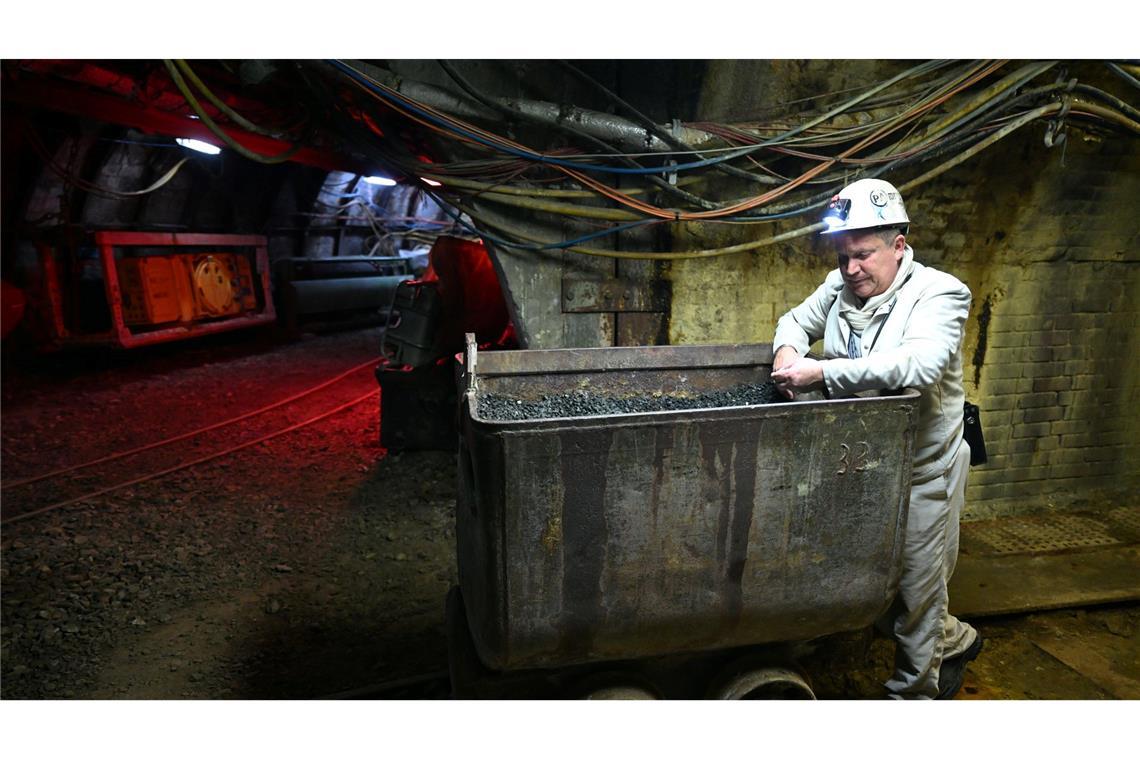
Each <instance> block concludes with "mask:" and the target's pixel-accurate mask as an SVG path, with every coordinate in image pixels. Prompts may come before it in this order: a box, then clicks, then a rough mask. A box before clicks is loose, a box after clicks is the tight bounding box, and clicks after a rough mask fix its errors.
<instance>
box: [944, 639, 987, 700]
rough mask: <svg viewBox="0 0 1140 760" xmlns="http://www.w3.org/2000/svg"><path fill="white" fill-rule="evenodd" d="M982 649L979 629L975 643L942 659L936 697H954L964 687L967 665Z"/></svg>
mask: <svg viewBox="0 0 1140 760" xmlns="http://www.w3.org/2000/svg"><path fill="white" fill-rule="evenodd" d="M981 651H982V634H981V632H980V631H979V632H978V635H977V636H976V637H975V638H974V643H973V644H971V645H970V646H969V647H967V648H966V651H965V652H962V654H960V655H958V656H957V657H951V658H950V659H948V660H943V661H942V667H941V668H939V669H938V696H937V697H935V699H953V698H954V695H955V694H957V693H958V690H959V689H961V688H962V681H964V680H965V678H966V665H967V664H969V662H970V661H971V660H974V659H976V658H977V656H978V653H979V652H981Z"/></svg>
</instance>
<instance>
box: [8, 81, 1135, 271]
mask: <svg viewBox="0 0 1140 760" xmlns="http://www.w3.org/2000/svg"><path fill="white" fill-rule="evenodd" d="M1136 69H1137V67H1136V66H1135V65H1133V64H1129V63H1127V62H1121V63H1114V62H1096V61H1085V62H1073V63H1066V62H1057V61H1045V62H1037V61H1028V62H1026V61H926V62H908V61H885V62H883V61H855V62H842V61H840V62H835V61H713V62H704V61H580V62H562V61H455V62H448V61H415V60H393V61H289V60H285V61H261V60H229V61H226V60H211V61H191V62H186V61H147V60H131V61H53V60H9V61H5V62H4V63H3V108H4V111H3V113H4V127H5V129H4V130H3V131H4V135H3V137H4V223H5V224H4V227H5V246H4V247H5V250H7V249H9V248H10V247H11V246H10V242H11V237H10V236H11V235H12V234H14V233H13V230H15V229H16V228H17V227H19V226H20V224H24V223H28V222H32V223H34V222H35V218H34V217H31V218H29V216H30V215H27V216H26V212H27V211H28V209H29V208H30V207H34V200H35V198H34V196H35V192H36V183H37V178H39V177H40V176H41V174H42V172H43V170H44V168H45V167H46V168H48V169H50V170H53V171H55V173H56V174H58V175H59V176H60V177H61V178H62V180H63V181H64V183H65V184H67V185H68V187H69V188H70V191H71V192H72V193H79V194H82V193H90V192H95V191H97V190H99V189H100V188H101V189H102V190H104V191H109V193H110V194H112V195H115V194H119V195H123V196H127V197H131V198H134V197H136V196H141V195H143V194H146V192H148V191H150V190H151V189H152V188H154V186H155V184H156V183H159V182H161V181H162V180H164V178H166V175H167V173H168V172H172V171H176V170H175V169H174V168H173V167H174V165H175V164H176V163H177V156H178V155H179V154H175V153H171V152H170V151H169V150H167V151H166V153H165V155H167V156H168V157H169V159H168V160H159V159H148V160H149V165H148V166H147V168H146V170H145V171H134V172H133V173H132V172H131V171H118V170H117V169H116V168H115V167H114V166H111V167H108V165H107V162H108V161H109V160H111V158H112V157H113V156H112V153H111V152H110V151H108V150H107V149H106V148H105V147H104V149H103V150H102V151H100V150H90V151H88V152H87V153H86V154H84V155H83V156H81V157H79V158H78V159H76V161H75V163H72V164H71V165H69V166H67V167H62V166H60V165H59V164H61V163H62V162H63V160H62V158H61V156H60V151H61V150H63V149H65V148H66V149H69V150H72V151H74V150H76V149H75V148H74V147H73V146H71V145H70V143H68V142H67V141H68V140H72V141H74V140H76V139H77V138H79V137H83V138H90V137H92V136H95V137H98V138H99V139H101V140H103V141H109V140H117V139H118V140H122V139H127V140H133V141H135V142H136V143H138V144H139V146H140V148H139V150H140V151H141V152H143V153H147V152H151V153H154V154H159V153H160V151H159V150H158V149H159V147H162V148H165V149H169V148H170V147H171V145H172V141H171V138H174V137H183V138H196V139H199V140H203V141H206V142H210V143H212V144H215V145H218V146H220V147H222V148H223V149H224V150H226V151H227V154H228V155H230V154H232V155H233V156H235V157H236V160H235V161H234V162H233V163H234V168H231V169H229V170H228V171H230V172H232V174H231V175H228V176H226V177H225V178H224V179H223V181H222V182H221V183H220V184H221V185H222V187H221V190H219V191H218V192H220V193H221V195H222V197H223V200H224V201H226V202H232V203H236V204H247V205H246V206H244V207H242V208H241V209H239V210H238V211H235V212H234V213H233V214H231V215H229V218H225V217H226V215H218V214H214V217H218V218H214V219H213V220H212V221H213V223H215V224H217V225H220V226H227V225H228V226H230V227H242V226H244V227H248V228H254V229H256V228H258V227H261V228H264V227H265V226H266V225H269V224H271V222H272V219H273V218H274V216H273V206H274V205H279V204H280V196H281V194H282V192H288V193H293V194H294V195H296V196H297V197H298V198H300V206H302V207H304V206H305V205H306V203H311V201H312V200H313V199H314V198H315V197H316V194H317V193H318V192H319V189H320V187H321V185H322V183H323V182H324V178H325V177H326V176H327V175H328V173H329V172H332V171H340V172H351V173H354V174H359V175H366V174H383V175H386V176H389V177H393V178H396V179H398V180H400V181H403V182H407V183H411V184H413V185H415V186H417V187H421V188H422V189H423V190H424V191H425V192H432V193H434V194H436V195H438V196H439V197H440V198H441V199H443V200H446V201H448V202H449V203H450V204H452V205H454V206H455V207H456V208H458V209H459V210H461V211H462V212H465V213H466V214H467V215H468V218H469V219H471V220H473V222H474V224H475V225H476V226H477V227H478V229H479V230H480V231H482V232H484V233H485V234H486V235H488V236H490V238H491V239H493V240H494V241H496V242H499V243H502V244H504V245H508V246H516V247H523V248H530V249H549V250H562V249H570V250H575V251H578V252H581V253H589V252H590V251H591V249H594V250H595V252H596V251H597V250H604V251H609V250H612V249H613V248H614V247H615V246H616V247H619V248H625V249H632V250H634V251H637V250H641V251H642V252H643V253H644V254H645V256H644V258H650V259H652V258H657V259H669V258H673V257H675V256H676V255H678V254H677V253H676V249H677V248H678V247H695V248H697V249H698V250H699V251H701V252H702V255H703V254H705V253H709V252H710V251H711V252H712V253H711V254H710V255H712V254H715V253H717V252H718V251H731V250H735V249H734V248H733V245H734V244H739V243H740V242H741V241H747V240H755V239H757V238H760V239H763V238H764V236H763V234H760V235H757V234H756V229H758V228H757V227H755V225H757V224H761V225H763V224H771V223H773V222H776V223H778V222H779V221H780V220H781V219H793V218H794V217H795V216H797V215H804V214H808V213H810V212H811V211H812V210H813V209H818V208H819V207H820V205H821V204H823V203H825V202H826V200H827V198H828V197H829V196H830V194H832V193H833V192H835V191H836V190H837V189H838V188H839V187H841V186H842V184H845V182H846V181H849V180H850V179H851V178H853V177H855V176H860V175H865V176H874V175H877V174H881V173H883V172H886V171H890V172H891V176H892V178H895V179H896V181H897V180H898V179H900V178H901V179H902V180H905V181H906V182H907V183H908V184H910V185H918V184H921V183H922V182H924V181H927V180H928V179H930V178H932V177H933V176H936V175H937V174H939V173H941V172H942V171H945V170H946V169H947V168H948V167H950V166H953V165H955V163H958V162H961V161H965V160H968V159H970V158H971V157H972V156H973V155H975V154H976V153H978V152H980V151H982V150H985V149H986V148H988V146H989V145H992V144H994V143H996V142H997V141H999V140H1002V139H1004V138H1005V136H1006V135H1007V134H1009V133H1012V132H1014V131H1017V130H1019V129H1022V128H1023V127H1025V126H1026V125H1029V124H1034V123H1035V124H1043V125H1045V143H1046V146H1053V145H1061V144H1062V143H1063V141H1064V136H1065V132H1066V131H1067V130H1069V129H1073V130H1079V131H1080V133H1081V134H1082V135H1091V136H1093V137H1094V138H1096V139H1101V138H1111V139H1116V138H1118V137H1120V136H1127V135H1132V136H1135V134H1136V133H1137V131H1138V130H1140V127H1138V121H1140V120H1138V118H1137V116H1138V115H1140V112H1138V111H1137V109H1136V107H1135V105H1133V103H1134V102H1135V100H1136V98H1135V92H1136V89H1135V84H1136V81H1137V80H1136V74H1137V73H1138V72H1137V71H1136ZM148 143H149V144H148ZM1043 149H1044V148H1043ZM72 158H73V159H74V158H75V156H72ZM116 160H122V159H121V158H120V159H116ZM215 179H217V178H215ZM426 180H430V182H431V183H442V187H440V186H439V185H438V184H432V185H430V186H429V183H428V182H427V181H426ZM98 181H106V182H112V183H115V182H118V183H120V184H118V185H117V186H112V187H109V188H108V187H106V186H103V185H99V183H98ZM207 184H208V183H207ZM218 185H219V183H217V182H215V183H214V184H213V185H210V186H209V188H210V191H211V192H213V191H215V189H216V188H217V186H218ZM906 186H907V185H904V186H903V187H904V190H905V187H906ZM201 187H202V185H201V183H199V184H198V185H194V186H193V187H192V188H191V189H189V190H188V189H186V188H185V187H184V188H183V189H182V192H183V193H184V194H185V195H186V197H188V198H191V199H193V198H195V197H197V196H199V195H201V194H202V191H201ZM127 188H129V190H128V189H127ZM267 188H269V190H268V192H267V191H266V189H267ZM433 188H434V189H433ZM251 193H255V194H257V195H260V196H261V197H262V199H263V200H261V201H260V204H261V205H260V206H257V207H249V206H248V204H249V203H250V201H249V200H248V199H245V198H246V196H248V195H250V194H251ZM104 194H107V193H104ZM243 199H244V200H243ZM520 220H521V221H520ZM70 221H72V222H76V221H84V222H88V223H90V222H91V221H92V219H91V218H90V216H88V217H87V218H86V219H80V220H76V219H71V220H70ZM95 221H97V220H95ZM183 221H185V220H183ZM144 222H145V220H144ZM722 222H735V223H739V222H745V223H747V224H745V225H744V226H743V227H740V226H737V227H731V226H730V227H725V226H723V225H720V224H718V223H722ZM801 223H802V222H801ZM749 225H752V226H749ZM760 229H763V228H760ZM805 229H806V228H805ZM620 240H624V241H626V242H625V243H624V244H621V245H619V244H618V241H620ZM678 241H681V245H680V246H679V245H678ZM685 241H688V242H685ZM655 251H656V253H655Z"/></svg>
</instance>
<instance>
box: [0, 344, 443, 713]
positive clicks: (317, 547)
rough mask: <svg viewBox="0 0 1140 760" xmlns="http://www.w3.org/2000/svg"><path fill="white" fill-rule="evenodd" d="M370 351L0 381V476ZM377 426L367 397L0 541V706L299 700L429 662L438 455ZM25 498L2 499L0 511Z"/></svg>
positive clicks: (105, 445) (437, 652) (439, 508)
mask: <svg viewBox="0 0 1140 760" xmlns="http://www.w3.org/2000/svg"><path fill="white" fill-rule="evenodd" d="M377 339H378V335H377V333H376V332H375V331H371V330H366V331H358V332H356V333H351V334H341V335H333V336H323V337H322V338H320V339H313V340H310V341H308V342H302V343H300V344H286V345H278V346H273V347H271V350H268V351H264V352H260V353H254V354H253V355H250V354H249V353H248V351H243V350H241V349H240V348H237V349H236V350H232V351H231V350H229V349H233V348H234V344H230V343H224V342H223V343H221V344H218V345H215V346H213V349H214V350H213V351H211V350H210V347H209V346H208V347H206V348H202V347H201V346H194V347H191V348H190V349H189V350H190V351H191V352H198V353H199V354H200V356H199V358H200V360H201V362H200V363H198V364H195V363H194V362H193V361H188V360H187V359H186V357H185V356H179V355H178V354H176V353H173V352H169V351H168V352H162V353H157V354H155V355H152V356H142V355H138V356H135V357H132V358H129V359H119V360H118V363H117V364H115V365H114V366H110V367H106V368H104V369H103V370H101V371H99V372H96V373H90V372H88V373H84V372H82V371H81V370H79V369H78V368H77V369H76V370H75V371H76V375H75V376H74V377H68V373H67V372H66V367H65V368H64V369H63V370H61V371H62V372H63V374H62V375H59V376H58V377H57V379H55V380H54V384H53V381H51V380H49V379H48V378H45V377H43V376H35V373H33V376H32V377H31V378H27V377H24V378H22V377H20V376H19V374H20V373H19V372H18V371H12V372H10V371H9V368H8V367H6V368H5V388H4V394H5V398H4V430H3V436H4V447H5V449H6V450H7V449H9V448H12V449H18V450H20V451H22V452H23V453H24V454H25V457H24V458H22V459H14V458H10V457H7V456H6V457H5V458H4V478H5V480H9V479H12V478H17V477H25V476H27V475H30V474H33V473H35V472H41V471H43V470H46V469H50V468H51V467H55V466H59V465H60V464H66V463H75V462H81V461H86V460H87V459H89V458H90V457H91V456H92V455H93V454H98V453H104V454H105V453H107V452H108V451H114V450H120V449H122V448H126V447H129V446H132V445H138V444H140V443H144V442H148V441H152V440H155V439H157V438H161V437H163V436H164V435H168V434H177V433H178V432H183V431H185V430H188V429H193V428H195V427H198V426H200V425H202V424H208V423H210V422H215V421H217V420H219V419H223V418H226V417H229V416H233V415H236V414H239V413H242V412H244V411H247V410H249V409H252V408H256V407H258V406H260V405H262V404H264V403H266V402H267V401H270V400H274V399H276V398H278V397H284V396H287V395H290V394H291V393H293V392H296V390H297V388H298V387H302V386H304V385H306V384H308V385H314V384H316V383H317V382H319V381H321V380H323V379H326V378H327V377H331V376H334V375H336V374H339V372H341V371H343V370H344V369H347V368H349V367H352V366H354V365H356V364H359V363H361V362H364V361H366V360H367V359H368V358H369V357H370V355H372V350H373V348H374V347H375V346H376V345H377V343H376V341H377ZM237 345H238V346H240V344H237ZM215 360H217V361H215ZM172 365H173V366H172ZM286 367H293V368H295V369H293V370H292V372H293V373H294V374H295V375H296V377H290V378H289V379H290V380H291V382H287V383H286V382H285V381H284V380H283V372H284V368H286ZM286 374H287V373H286ZM10 380H11V382H9V381H10ZM25 380H27V382H23V381H25ZM32 380H35V381H36V382H31V381H32ZM292 381H295V382H292ZM352 381H353V382H354V383H355V385H356V391H357V395H359V393H360V392H366V391H367V390H368V389H370V388H375V380H374V379H373V378H372V376H371V375H370V373H369V372H368V371H367V370H365V371H362V372H360V373H358V375H356V376H354V378H352ZM283 383H284V385H285V386H286V387H282V384H283ZM114 394H119V395H117V396H115V397H116V398H117V399H118V403H117V404H114V405H109V404H108V399H109V398H110V397H112V396H114ZM203 404H204V405H205V406H204V408H205V409H206V410H207V411H208V412H209V415H208V416H206V417H204V416H203V414H202V413H201V409H202V408H203V407H202V405H203ZM110 410H114V412H113V413H114V415H115V424H114V425H108V424H107V422H108V420H107V415H108V412H109V411H110ZM377 416H378V415H377V406H376V401H375V399H372V400H370V401H366V402H363V403H361V404H360V405H358V406H356V407H353V408H352V409H350V410H348V411H346V412H344V413H342V414H339V415H335V416H333V417H330V418H328V419H326V420H324V421H322V422H319V423H317V424H315V425H313V426H311V427H307V428H303V429H301V430H298V431H296V432H295V433H291V434H288V435H286V436H283V437H281V438H276V439H273V440H271V441H267V442H266V443H264V444H260V445H257V446H254V447H251V448H249V449H246V450H244V451H241V452H238V453H236V454H234V455H232V456H229V457H226V458H223V459H219V460H215V461H213V462H208V463H205V464H202V465H199V466H197V467H195V468H192V469H190V470H185V471H182V472H178V473H174V474H172V475H169V476H166V477H164V478H160V479H157V480H153V481H149V482H146V483H141V484H139V485H137V486H133V487H130V488H127V489H123V490H120V491H115V492H112V493H110V494H107V495H105V496H102V497H98V498H96V499H93V500H92V501H91V502H90V503H80V504H76V505H73V506H71V507H65V508H63V509H60V510H57V511H54V512H50V513H47V514H44V515H42V516H39V517H35V518H32V519H29V520H26V521H21V522H15V523H12V524H10V525H7V526H5V527H4V529H3V534H2V545H0V559H2V563H0V565H2V566H0V583H2V584H3V594H2V614H3V628H2V631H0V636H2V652H0V657H2V663H3V681H2V695H3V697H4V698H5V699H21V698H68V697H75V698H110V697H120V698H195V697H238V698H262V697H310V696H318V695H322V694H329V693H335V692H338V691H342V690H347V689H351V688H355V687H358V686H361V685H363V684H366V683H370V682H374V681H380V680H387V679H390V678H399V677H402V676H407V675H412V674H415V673H421V672H425V671H426V670H432V669H437V668H438V667H439V664H440V662H441V661H445V659H446V646H445V641H444V637H443V632H442V611H443V604H444V598H445V595H446V592H447V589H448V588H449V587H450V586H451V585H452V584H453V583H454V578H455V569H454V551H453V548H452V544H453V541H454V536H453V518H452V506H453V504H454V499H455V461H454V457H453V456H452V455H451V454H448V453H442V452H425V453H417V454H412V453H408V454H404V455H403V456H399V455H396V456H385V455H384V454H385V452H384V451H383V450H382V449H381V448H380V447H379V443H378V422H377ZM36 451H41V452H44V454H43V456H42V458H37V457H33V456H30V455H29V452H36ZM194 453H195V454H197V453H198V452H194ZM37 459H38V461H37ZM136 475H137V473H136ZM41 488H47V486H46V485H45V486H42V487H41V486H39V485H37V486H29V487H27V488H24V489H16V490H15V492H14V493H13V494H12V495H11V496H9V494H5V500H6V502H8V503H6V505H5V513H6V514H8V513H9V509H15V508H16V507H18V506H19V504H18V502H19V501H21V500H27V501H29V502H31V501H33V500H35V499H36V498H37V494H36V493H28V491H29V490H30V491H33V492H38V491H40V490H41Z"/></svg>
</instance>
